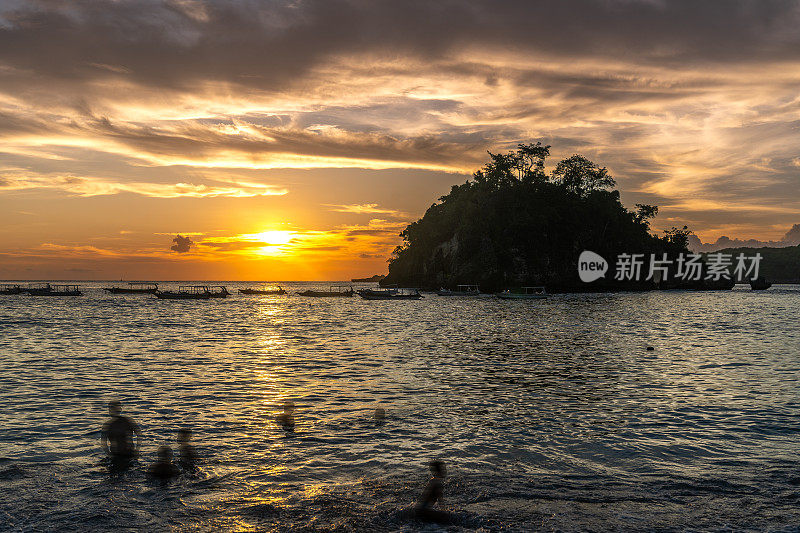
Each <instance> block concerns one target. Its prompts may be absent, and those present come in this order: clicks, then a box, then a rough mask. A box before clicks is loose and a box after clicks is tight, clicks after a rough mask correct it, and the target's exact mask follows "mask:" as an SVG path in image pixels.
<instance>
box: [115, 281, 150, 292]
mask: <svg viewBox="0 0 800 533" xmlns="http://www.w3.org/2000/svg"><path fill="white" fill-rule="evenodd" d="M103 290H104V291H106V292H110V293H111V294H155V292H156V291H157V290H158V283H151V282H148V281H132V282H130V283H128V286H127V287H103Z"/></svg>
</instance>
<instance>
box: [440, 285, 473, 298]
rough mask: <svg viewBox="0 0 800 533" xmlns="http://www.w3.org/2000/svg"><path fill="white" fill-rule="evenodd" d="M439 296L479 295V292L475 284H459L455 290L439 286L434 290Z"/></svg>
mask: <svg viewBox="0 0 800 533" xmlns="http://www.w3.org/2000/svg"><path fill="white" fill-rule="evenodd" d="M436 294H438V295H439V296H479V295H480V294H481V291H480V289H479V288H478V286H477V285H459V286H458V287H456V290H454V291H452V290H450V289H445V288H441V289H439V290H438V291H436Z"/></svg>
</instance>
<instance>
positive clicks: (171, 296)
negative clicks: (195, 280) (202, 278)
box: [153, 285, 211, 300]
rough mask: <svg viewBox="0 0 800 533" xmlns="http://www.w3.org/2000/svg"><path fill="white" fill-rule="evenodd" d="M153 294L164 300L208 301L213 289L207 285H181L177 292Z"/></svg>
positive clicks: (157, 292)
mask: <svg viewBox="0 0 800 533" xmlns="http://www.w3.org/2000/svg"><path fill="white" fill-rule="evenodd" d="M153 294H155V295H156V298H160V299H162V300H208V299H210V298H211V287H209V286H207V285H181V286H180V287H178V290H177V291H156V292H154V293H153Z"/></svg>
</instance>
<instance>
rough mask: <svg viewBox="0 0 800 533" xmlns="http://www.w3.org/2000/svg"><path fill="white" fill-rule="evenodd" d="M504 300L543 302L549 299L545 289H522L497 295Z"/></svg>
mask: <svg viewBox="0 0 800 533" xmlns="http://www.w3.org/2000/svg"><path fill="white" fill-rule="evenodd" d="M497 297H498V298H502V299H503V300H543V299H545V298H547V291H546V290H545V288H544V287H522V288H521V289H516V290H505V291H503V292H501V293H499V294H498V295H497Z"/></svg>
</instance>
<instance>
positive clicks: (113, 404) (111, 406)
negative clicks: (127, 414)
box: [108, 400, 122, 416]
mask: <svg viewBox="0 0 800 533" xmlns="http://www.w3.org/2000/svg"><path fill="white" fill-rule="evenodd" d="M121 412H122V403H120V401H119V400H112V401H110V402H108V414H110V415H111V416H119V414H120V413H121Z"/></svg>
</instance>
